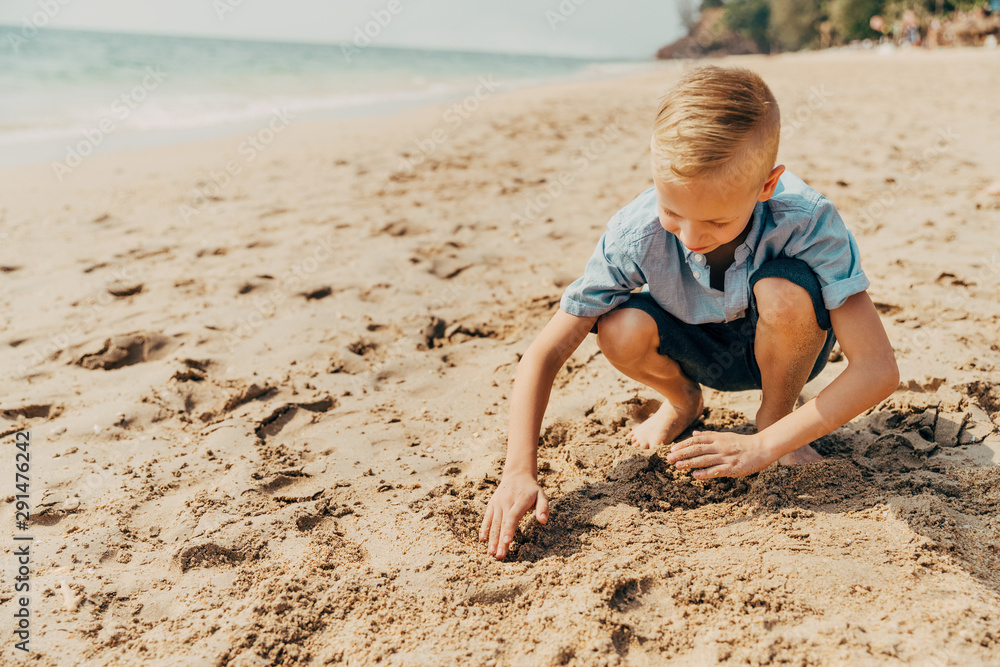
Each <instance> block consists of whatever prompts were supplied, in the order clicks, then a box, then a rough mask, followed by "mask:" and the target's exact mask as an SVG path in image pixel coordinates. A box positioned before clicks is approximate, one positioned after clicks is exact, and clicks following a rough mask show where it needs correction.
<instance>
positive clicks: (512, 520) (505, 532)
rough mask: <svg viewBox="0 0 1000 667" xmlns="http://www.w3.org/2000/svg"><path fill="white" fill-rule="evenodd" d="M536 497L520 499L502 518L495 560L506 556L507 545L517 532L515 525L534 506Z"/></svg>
mask: <svg viewBox="0 0 1000 667" xmlns="http://www.w3.org/2000/svg"><path fill="white" fill-rule="evenodd" d="M537 495H538V494H536V495H535V496H525V497H522V498H520V499H518V502H517V503H515V505H514V506H513V507H511V508H508V510H507V513H506V514H505V515H504V518H503V528H501V529H500V546H499V548H498V549H497V558H503V557H504V556H505V555H507V545H509V544H510V543H511V542H513V541H514V531H515V530H517V524H519V523H520V522H521V517H522V516H524V515H525V513H526V512H527V511H528V510H530V509H531V507H532V506H533V505H534V504H535V498H536V497H537Z"/></svg>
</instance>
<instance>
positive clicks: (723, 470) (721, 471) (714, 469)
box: [691, 465, 733, 479]
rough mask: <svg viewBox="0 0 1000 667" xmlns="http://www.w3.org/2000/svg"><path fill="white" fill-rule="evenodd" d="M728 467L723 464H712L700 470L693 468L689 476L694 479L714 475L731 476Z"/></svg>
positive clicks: (712, 476) (711, 477)
mask: <svg viewBox="0 0 1000 667" xmlns="http://www.w3.org/2000/svg"><path fill="white" fill-rule="evenodd" d="M728 470H729V467H728V466H725V465H714V466H710V467H708V468H702V469H701V470H694V471H692V472H691V476H692V477H694V478H695V479H713V478H715V477H732V476H733V475H731V474H729V472H728Z"/></svg>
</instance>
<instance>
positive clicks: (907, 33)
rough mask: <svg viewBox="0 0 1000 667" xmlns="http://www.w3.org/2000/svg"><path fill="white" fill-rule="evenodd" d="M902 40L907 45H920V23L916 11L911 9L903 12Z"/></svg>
mask: <svg viewBox="0 0 1000 667" xmlns="http://www.w3.org/2000/svg"><path fill="white" fill-rule="evenodd" d="M903 40H904V41H905V43H906V44H908V45H909V46H919V45H920V24H919V23H918V21H917V13H916V12H915V11H913V10H912V9H907V10H906V11H905V12H903Z"/></svg>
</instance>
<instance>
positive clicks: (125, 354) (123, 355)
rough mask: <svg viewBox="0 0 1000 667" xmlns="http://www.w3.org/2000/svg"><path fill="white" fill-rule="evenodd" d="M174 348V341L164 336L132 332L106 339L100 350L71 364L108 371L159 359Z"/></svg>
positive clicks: (146, 332) (145, 332) (85, 355)
mask: <svg viewBox="0 0 1000 667" xmlns="http://www.w3.org/2000/svg"><path fill="white" fill-rule="evenodd" d="M174 347H175V343H174V341H172V340H171V339H170V338H168V337H166V336H163V335H161V334H158V333H150V332H148V331H134V332H132V333H127V334H123V335H120V336H112V337H111V338H108V339H107V340H105V341H104V345H103V347H101V349H100V350H98V351H97V352H90V353H88V354H84V355H83V356H81V357H79V358H78V359H76V360H75V361H74V362H73V363H75V364H76V365H77V366H82V367H84V368H87V369H90V370H98V369H101V370H106V371H110V370H114V369H116V368H122V367H124V366H132V365H134V364H140V363H142V362H144V361H153V360H155V359H160V358H162V357H164V356H166V355H167V353H169V352H170V350H172V349H173V348H174Z"/></svg>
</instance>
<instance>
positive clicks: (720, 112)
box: [479, 66, 899, 558]
mask: <svg viewBox="0 0 1000 667" xmlns="http://www.w3.org/2000/svg"><path fill="white" fill-rule="evenodd" d="M779 130H780V119H779V114H778V105H777V102H776V101H775V99H774V96H773V95H772V94H771V91H770V89H768V87H767V85H766V84H765V83H764V81H763V80H762V79H761V78H760V77H759V76H758V75H756V74H754V73H753V72H750V71H748V70H745V69H738V68H719V67H714V66H712V67H703V68H699V69H697V70H694V71H692V72H690V73H689V74H687V75H686V76H684V77H683V78H682V79H681V80H680V81H679V82H678V84H677V85H676V86H675V87H674V88H673V89H672V90H671V91H670V92H669V93H668V94H667V95H666V96H665V97H664V98H663V99H662V100H661V102H660V108H659V112H658V114H657V117H656V122H655V124H654V129H653V136H652V139H651V142H650V147H651V150H652V168H653V184H654V187H652V188H650V189H649V190H646V191H645V192H643V193H642V194H640V195H639V196H638V197H637V198H636V199H635V200H634V201H633V202H632V203H630V204H629V205H627V206H626V207H625V208H623V209H621V210H620V211H619V212H618V213H617V214H616V215H615V216H614V217H613V218H612V219H611V221H610V222H609V223H608V228H607V231H606V232H605V233H604V235H603V236H602V237H601V239H600V241H599V243H598V245H597V249H596V250H595V252H594V254H593V256H592V257H591V258H590V260H589V261H588V262H587V267H586V270H585V272H584V275H583V276H582V277H581V278H579V279H578V280H576V281H574V282H573V283H572V284H570V285H569V286H568V287H567V288H566V290H565V292H564V294H563V296H562V299H561V301H560V309H559V310H558V311H557V312H556V314H555V315H554V316H553V318H552V320H551V321H550V322H549V323H548V324H547V325H546V326H545V328H544V329H543V330H542V332H541V333H540V334H539V336H538V338H536V339H535V341H534V342H533V343H532V344H531V345H530V346H529V347H528V349H527V351H526V352H525V353H524V355H523V356H522V358H521V361H520V362H519V364H518V367H517V373H516V376H515V380H514V389H513V392H512V395H511V406H510V424H509V438H508V447H507V459H506V462H505V464H504V472H503V477H502V479H501V480H500V484H499V486H498V487H497V490H496V491H495V492H494V494H493V497H492V498H491V499H490V502H489V504H488V506H487V508H486V515H485V516H484V517H483V522H482V526H481V529H480V536H479V539H480V541H483V540H486V539H487V538H488V539H489V547H488V548H489V553H491V554H494V555H495V556H496V557H497V558H503V557H504V555H506V553H507V548H508V546H509V543H510V541H511V540H512V539H513V535H514V530H515V528H516V527H517V524H518V522H519V521H520V519H521V517H522V516H523V515H524V514H525V513H526V512H527V511H528V510H529V509H531V508H532V507H535V514H536V517H537V518H538V521H540V522H541V523H546V522H547V515H548V511H549V509H548V498H547V497H546V495H545V492H544V491H542V489H541V487H540V486H539V485H538V482H537V473H538V471H537V457H536V449H537V442H538V434H539V430H540V427H541V421H542V415H543V414H544V411H545V407H546V404H547V403H548V396H549V392H550V390H551V387H552V381H553V378H554V377H555V374H556V372H557V371H558V370H559V369H560V368H561V367H562V365H563V364H564V363H565V362H566V360H567V359H568V358H569V356H570V355H571V354H572V353H573V351H574V350H575V349H576V348H577V347H578V346H579V345H580V343H581V342H582V341H583V339H584V338H585V337H586V336H587V334H588V333H596V334H597V344H598V347H599V348H600V349H601V351H602V352H603V353H604V356H605V357H607V359H608V361H609V362H611V365H612V366H614V367H615V368H617V369H618V370H620V371H621V372H622V373H624V374H625V375H627V376H629V377H631V378H633V379H635V380H637V381H639V382H642V383H643V384H646V385H648V386H650V387H652V388H653V389H655V390H656V391H658V392H659V393H660V394H662V395H663V397H664V401H663V404H662V406H661V407H660V408H659V410H658V411H657V412H656V413H655V414H653V415H652V416H650V417H649V418H648V419H647V420H646V421H644V422H643V423H642V424H640V425H639V426H637V427H636V428H635V429H634V430H633V431H632V432H631V433H629V438H630V440H631V443H632V444H633V445H634V446H636V447H642V448H649V447H654V446H659V445H663V444H669V443H671V442H673V440H674V439H675V438H676V437H677V436H678V435H680V433H681V432H682V431H684V429H685V428H687V427H688V426H689V425H690V424H691V423H692V422H693V421H694V420H695V419H697V418H698V416H699V415H700V414H701V412H702V409H703V405H702V397H701V387H700V385H701V384H706V385H708V386H710V387H713V388H715V389H718V390H720V391H737V390H745V389H753V388H757V389H761V390H762V397H761V405H760V409H759V410H758V411H757V415H756V423H757V433H755V434H753V435H740V434H736V433H715V432H704V431H702V432H699V431H694V432H693V434H692V437H690V438H688V439H686V440H684V441H683V442H679V443H676V444H674V445H673V446H672V447H671V449H670V452H669V454H668V456H667V460H668V461H669V462H671V463H673V464H674V465H676V466H677V467H678V468H690V469H692V476H693V477H695V478H696V479H707V478H712V477H726V476H731V477H736V476H742V475H749V474H751V473H754V472H757V471H759V470H762V469H763V468H765V467H767V466H768V465H770V464H771V463H773V462H774V461H780V463H782V464H785V465H799V464H804V463H810V462H813V461H818V460H820V459H821V457H820V456H819V454H817V453H816V452H815V451H814V450H813V449H812V447H810V446H809V443H810V442H812V441H813V440H815V439H816V438H819V437H821V436H823V435H826V434H827V433H829V432H831V431H832V430H834V429H835V428H837V427H839V426H841V425H842V424H844V423H845V422H847V421H849V420H851V419H853V418H854V417H856V416H857V415H859V414H860V413H862V412H863V411H865V410H867V409H868V408H870V407H871V406H873V405H875V404H876V403H878V402H879V401H881V400H882V399H884V398H885V397H887V396H888V395H889V394H891V393H892V392H893V391H894V390H895V389H896V388H897V386H898V384H899V372H898V370H897V368H896V360H895V356H894V354H893V350H892V347H891V345H890V344H889V340H888V338H887V337H886V334H885V330H884V329H883V327H882V322H881V320H880V319H879V316H878V313H877V312H876V310H875V307H874V305H873V304H872V301H871V299H870V298H869V296H868V293H867V292H866V291H865V290H866V289H867V288H868V286H869V281H868V278H867V277H866V276H865V274H864V273H863V272H862V271H861V266H860V263H859V253H858V248H857V245H856V243H855V241H854V238H853V237H852V236H851V234H850V232H849V231H848V230H847V228H846V226H845V225H844V223H843V221H842V220H841V218H840V216H839V214H838V213H837V211H836V209H835V208H834V207H833V205H832V204H831V203H830V201H829V200H827V199H826V198H825V197H823V196H822V195H820V194H819V193H818V192H816V191H815V190H813V189H812V188H810V187H809V186H807V185H806V184H805V183H803V182H802V181H801V180H799V179H798V178H796V177H795V176H793V175H792V174H790V173H788V172H786V171H785V168H784V166H782V165H778V166H774V164H775V162H776V161H777V153H778V135H779ZM638 287H643V291H641V292H638V293H633V292H632V290H633V289H635V288H638ZM836 340H839V341H840V346H841V349H842V350H843V353H844V355H845V356H846V357H847V359H848V362H849V363H848V366H847V368H846V369H845V370H844V371H843V372H842V373H841V374H840V375H839V376H838V377H837V378H836V379H834V380H833V382H831V383H830V385H829V386H827V387H826V388H825V389H823V391H821V392H820V393H819V395H818V396H816V397H815V398H814V399H812V400H811V401H809V402H808V403H806V404H805V405H803V406H801V407H800V408H799V409H798V410H795V411H794V412H793V411H792V408H793V407H794V404H795V400H796V398H797V397H798V395H799V392H800V390H801V389H802V387H803V386H804V385H805V383H806V382H807V381H808V380H810V379H812V378H813V377H815V376H816V375H817V374H818V373H819V372H820V371H821V370H822V369H823V366H824V365H825V363H826V360H827V357H828V355H829V352H830V349H831V347H832V346H833V344H834V342H835V341H836Z"/></svg>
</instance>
